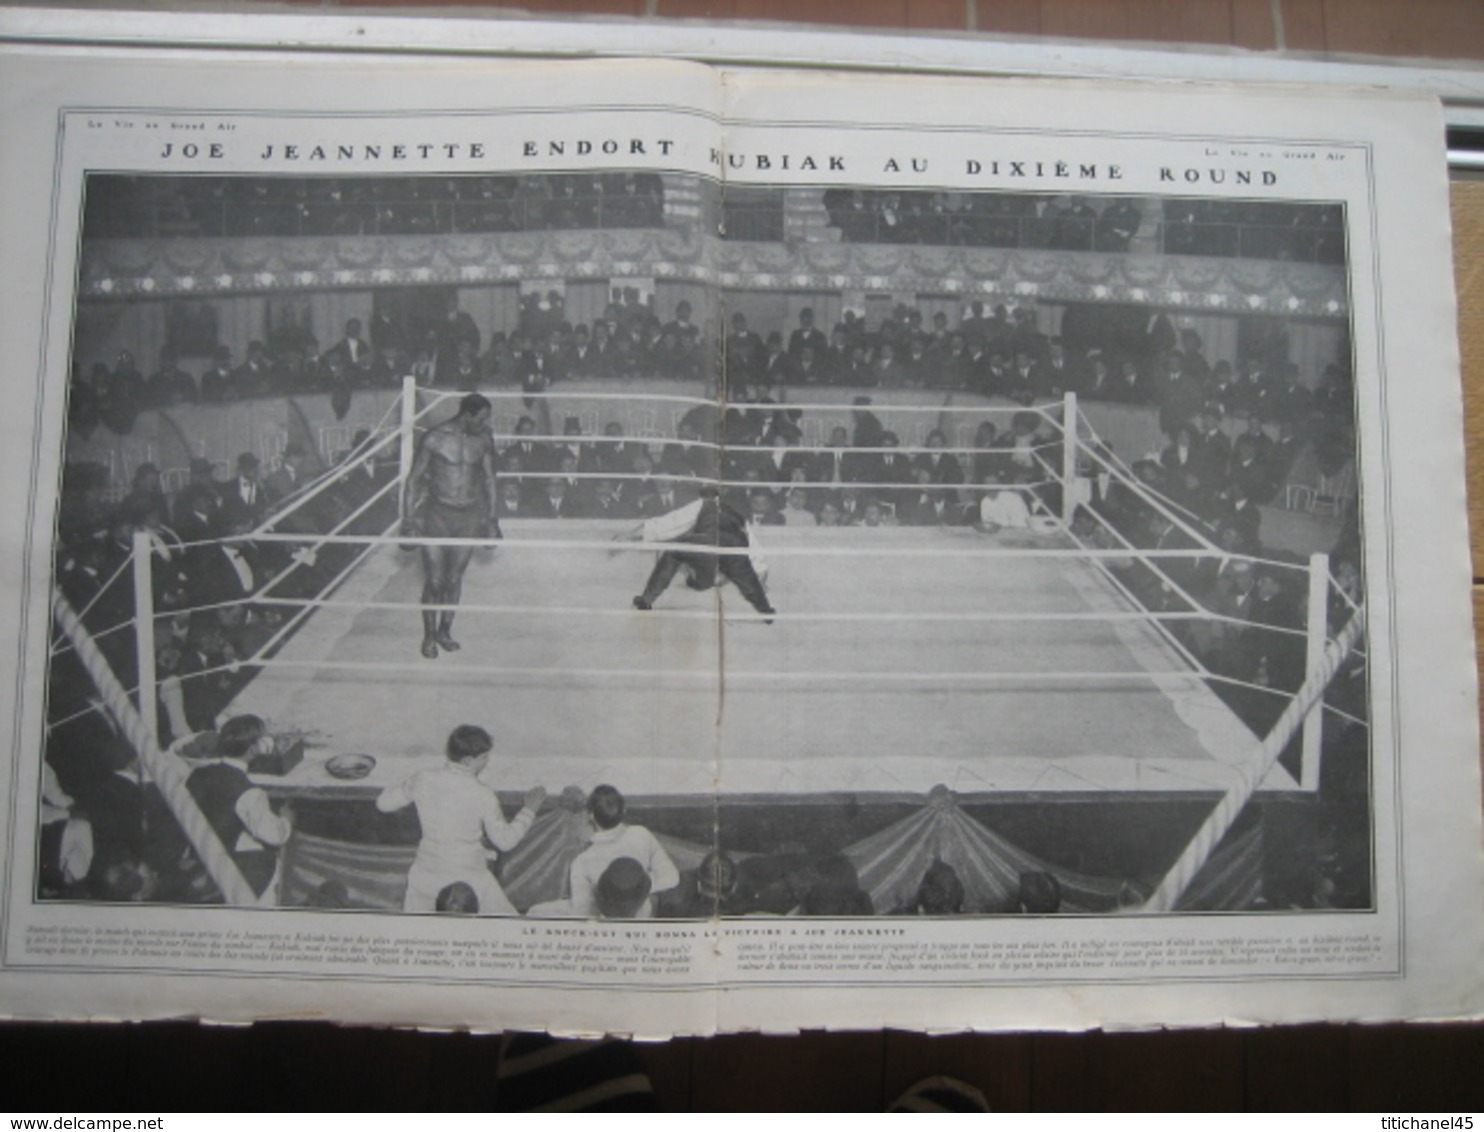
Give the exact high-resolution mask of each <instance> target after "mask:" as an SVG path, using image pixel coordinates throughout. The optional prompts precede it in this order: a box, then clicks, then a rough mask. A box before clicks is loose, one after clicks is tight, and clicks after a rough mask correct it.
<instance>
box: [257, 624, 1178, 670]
mask: <svg viewBox="0 0 1484 1132" xmlns="http://www.w3.org/2000/svg"><path fill="white" fill-rule="evenodd" d="M764 618H765V615H764V614H760V613H745V614H736V615H730V616H728V617H727V618H726V620H728V621H762V620H764ZM710 620H712V621H713V622H714V621H715V620H716V615H715V614H712V615H711V616H710ZM262 667H264V668H287V669H306V670H315V671H324V670H333V671H337V672H341V671H345V672H398V673H402V674H404V675H405V674H406V672H407V665H406V664H404V663H401V662H390V661H370V660H363V661H352V660H335V661H316V660H284V659H282V658H277V659H273V660H270V661H268V662H266V663H265V664H264V665H262ZM420 671H425V672H430V673H431V672H445V673H447V674H448V675H449V676H450V677H457V678H459V679H467V678H468V677H470V676H502V677H516V678H526V677H531V678H541V679H547V678H553V679H555V678H560V679H563V680H570V679H574V678H579V679H580V678H586V679H602V678H615V679H624V680H640V679H642V680H649V679H653V678H654V677H657V676H658V677H666V678H675V679H683V680H692V681H701V682H706V683H711V684H714V683H715V682H716V673H715V672H712V671H706V670H704V669H696V668H661V669H653V668H646V669H643V670H642V671H638V670H635V669H634V668H567V667H556V668H530V667H527V666H524V665H520V666H508V665H479V664H457V665H448V666H437V665H429V666H428V667H427V668H426V669H420ZM734 679H735V680H748V681H753V682H758V683H767V682H772V683H789V682H793V681H810V682H813V681H819V682H824V681H854V680H889V681H892V682H894V683H905V684H934V683H938V684H959V685H977V684H986V683H1007V682H1015V681H1023V680H1038V681H1039V680H1068V681H1077V680H1103V681H1121V682H1130V683H1142V682H1146V681H1157V680H1192V681H1199V680H1202V679H1204V678H1203V677H1202V675H1201V674H1200V673H1198V672H1190V671H1187V670H1185V669H1180V670H1176V671H1169V672H1149V671H1139V672H1130V671H1128V670H1122V671H1117V672H1096V671H1088V672H1081V671H1066V670H1044V671H1026V670H1017V671H1013V672H1012V671H999V672H991V671H981V672H948V671H940V672H924V671H922V670H920V669H913V670H911V671H901V672H894V671H881V672H860V671H848V672H831V671H818V672H780V671H778V670H777V669H772V668H763V669H756V670H745V669H744V670H740V671H737V670H733V669H731V668H728V669H727V680H728V681H731V680H734Z"/></svg>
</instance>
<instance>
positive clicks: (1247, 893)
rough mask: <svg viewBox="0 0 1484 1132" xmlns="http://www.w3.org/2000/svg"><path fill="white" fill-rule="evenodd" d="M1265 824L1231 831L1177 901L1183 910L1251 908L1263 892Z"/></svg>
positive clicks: (1178, 907) (1181, 910)
mask: <svg viewBox="0 0 1484 1132" xmlns="http://www.w3.org/2000/svg"><path fill="white" fill-rule="evenodd" d="M1262 852H1263V839H1262V825H1261V824H1258V825H1256V826H1254V827H1253V828H1252V829H1250V830H1248V831H1247V832H1246V833H1242V834H1237V835H1228V836H1227V837H1226V839H1225V840H1223V841H1222V843H1221V844H1220V845H1218V846H1217V847H1216V851H1215V852H1214V853H1212V854H1211V856H1210V857H1209V858H1208V859H1207V861H1206V863H1205V865H1203V866H1202V867H1201V871H1200V872H1198V873H1197V874H1196V876H1195V879H1194V880H1193V881H1191V882H1190V887H1189V888H1187V889H1186V890H1185V894H1184V895H1183V896H1181V897H1180V900H1179V901H1178V902H1177V903H1176V905H1175V909H1176V910H1177V911H1180V912H1220V911H1228V910H1231V909H1236V908H1250V907H1252V906H1253V904H1255V903H1256V902H1257V900H1258V898H1259V897H1260V896H1262Z"/></svg>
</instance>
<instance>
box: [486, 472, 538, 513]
mask: <svg viewBox="0 0 1484 1132" xmlns="http://www.w3.org/2000/svg"><path fill="white" fill-rule="evenodd" d="M540 514H541V512H540V509H539V508H537V507H533V506H531V505H530V504H529V503H527V501H526V498H525V495H524V493H523V492H522V491H521V488H520V481H519V480H514V479H504V478H502V479H501V480H500V487H499V495H498V496H497V497H496V499H495V517H496V518H499V519H528V518H532V517H537V518H539V517H540Z"/></svg>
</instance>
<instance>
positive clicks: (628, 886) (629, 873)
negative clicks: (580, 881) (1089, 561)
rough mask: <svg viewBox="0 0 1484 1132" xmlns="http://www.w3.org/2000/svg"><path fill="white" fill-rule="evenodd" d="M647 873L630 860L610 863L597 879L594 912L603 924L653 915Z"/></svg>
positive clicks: (621, 859)
mask: <svg viewBox="0 0 1484 1132" xmlns="http://www.w3.org/2000/svg"><path fill="white" fill-rule="evenodd" d="M652 883H653V882H652V881H651V880H650V877H649V872H648V870H647V869H645V867H644V866H643V865H641V864H640V863H639V862H638V861H636V860H634V858H632V857H619V858H618V859H617V860H616V861H612V862H610V863H609V865H608V867H607V868H606V869H604V870H603V875H602V876H600V877H599V878H598V888H597V896H596V901H597V912H598V915H599V917H600V918H602V919H604V920H634V919H639V918H646V919H647V918H648V917H649V916H651V915H653V912H652V911H651V907H650V900H649V893H650V886H651V884H652Z"/></svg>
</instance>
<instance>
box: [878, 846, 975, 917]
mask: <svg viewBox="0 0 1484 1132" xmlns="http://www.w3.org/2000/svg"><path fill="white" fill-rule="evenodd" d="M963 910H964V882H963V881H962V880H960V879H959V875H958V872H957V870H956V869H954V867H953V866H952V865H950V864H948V863H947V862H945V861H940V860H936V859H935V860H934V861H933V863H932V864H931V865H929V866H928V868H927V872H925V873H923V874H922V881H921V883H919V884H918V886H917V892H916V893H915V894H914V895H913V897H912V899H911V900H909V901H908V902H907V903H906V904H904V905H902V906H901V907H899V908H896V909H894V910H893V911H892V913H891V914H892V915H893V916H958V915H961V914H962V913H963Z"/></svg>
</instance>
